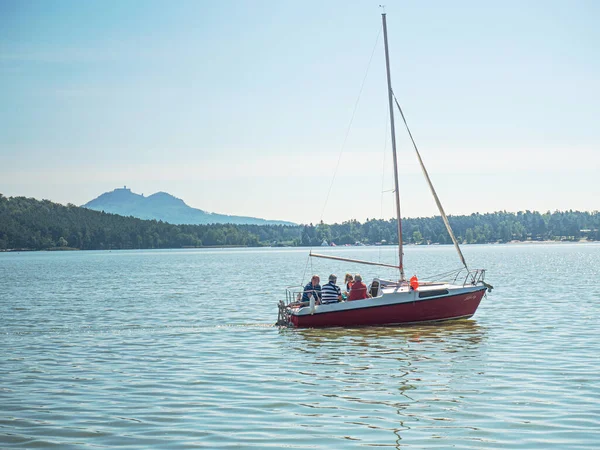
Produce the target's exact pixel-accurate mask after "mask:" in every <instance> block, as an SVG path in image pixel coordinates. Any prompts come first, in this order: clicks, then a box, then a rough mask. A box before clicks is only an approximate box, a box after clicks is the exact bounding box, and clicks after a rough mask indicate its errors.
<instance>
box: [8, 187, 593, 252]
mask: <svg viewBox="0 0 600 450" xmlns="http://www.w3.org/2000/svg"><path fill="white" fill-rule="evenodd" d="M449 220H450V223H451V225H452V228H453V230H454V234H455V235H456V236H457V239H458V240H459V241H460V242H461V243H469V244H471V243H486V242H509V241H513V240H516V241H526V240H549V239H554V240H580V239H589V240H600V231H599V230H600V213H598V211H594V212H578V211H564V212H561V211H555V212H553V213H551V212H549V211H548V212H546V213H543V214H541V213H539V212H535V211H534V212H531V211H524V212H523V211H521V212H518V213H516V214H514V213H507V212H506V211H499V212H495V213H486V214H471V215H470V216H450V217H449ZM402 226H403V240H404V242H405V243H416V244H420V243H440V244H449V243H450V242H451V241H450V237H449V236H448V232H447V231H446V228H445V226H444V224H443V222H442V219H441V218H440V217H439V216H437V217H427V218H422V217H419V218H406V219H403V220H402ZM323 240H326V241H327V242H328V243H331V242H335V243H336V244H337V245H345V244H349V245H353V244H354V243H355V242H357V241H358V242H362V243H365V244H375V243H380V242H385V243H388V244H396V243H397V242H398V231H397V224H396V221H395V220H382V219H368V220H367V221H366V222H364V223H360V222H358V221H357V220H349V221H346V222H343V223H341V224H337V223H336V224H325V223H322V222H321V223H319V224H318V225H317V226H314V225H313V224H308V225H300V226H291V225H231V224H221V225H171V224H168V223H164V222H161V221H155V220H140V219H136V218H133V217H123V216H118V215H115V214H106V213H104V212H98V211H92V210H89V209H85V208H78V207H77V206H74V205H67V206H63V205H59V204H56V203H52V202H50V201H48V200H42V201H39V200H35V199H31V198H25V197H10V198H7V197H5V196H3V195H2V194H0V250H4V249H33V250H42V249H48V248H53V247H72V248H79V249H85V250H88V249H132V248H181V247H199V246H228V245H242V246H251V247H258V246H264V245H271V246H281V245H294V246H297V245H303V246H315V247H316V246H319V245H321V243H322V242H323Z"/></svg>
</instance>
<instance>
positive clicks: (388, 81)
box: [381, 13, 406, 281]
mask: <svg viewBox="0 0 600 450" xmlns="http://www.w3.org/2000/svg"><path fill="white" fill-rule="evenodd" d="M381 19H382V21H383V42H384V43H385V68H386V71H387V83H388V99H389V104H390V105H389V106H390V130H391V132H392V150H393V152H394V183H395V186H396V189H395V191H394V192H396V218H397V219H398V261H399V264H398V266H399V268H400V280H401V281H404V280H406V278H405V277H404V265H403V263H402V253H403V252H402V219H401V218H400V190H399V188H398V160H397V158H396V129H395V127H394V102H393V93H392V78H391V75H390V54H389V51H388V39H387V25H386V21H385V13H383V14H381Z"/></svg>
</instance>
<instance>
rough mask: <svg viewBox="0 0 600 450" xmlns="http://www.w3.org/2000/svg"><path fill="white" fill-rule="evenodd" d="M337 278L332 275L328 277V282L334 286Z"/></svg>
mask: <svg viewBox="0 0 600 450" xmlns="http://www.w3.org/2000/svg"><path fill="white" fill-rule="evenodd" d="M336 281H337V277H336V276H335V275H334V274H331V275H329V282H330V283H333V284H335V283H336Z"/></svg>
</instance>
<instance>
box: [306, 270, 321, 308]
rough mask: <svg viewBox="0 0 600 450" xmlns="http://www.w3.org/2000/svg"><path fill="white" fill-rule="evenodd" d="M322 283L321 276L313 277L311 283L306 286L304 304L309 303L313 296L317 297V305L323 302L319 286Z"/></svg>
mask: <svg viewBox="0 0 600 450" xmlns="http://www.w3.org/2000/svg"><path fill="white" fill-rule="evenodd" d="M320 281H321V279H320V278H319V275H313V276H312V278H311V279H310V282H309V283H308V284H307V285H306V286H304V292H303V294H302V301H303V302H309V301H310V297H311V296H313V297H315V303H319V301H320V300H321V285H320V284H319V282H320Z"/></svg>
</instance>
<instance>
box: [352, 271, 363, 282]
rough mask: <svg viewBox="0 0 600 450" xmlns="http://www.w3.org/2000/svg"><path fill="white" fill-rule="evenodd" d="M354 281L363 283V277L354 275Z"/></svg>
mask: <svg viewBox="0 0 600 450" xmlns="http://www.w3.org/2000/svg"><path fill="white" fill-rule="evenodd" d="M354 281H355V282H357V283H362V277H361V276H360V273H357V274H356V275H354Z"/></svg>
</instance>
